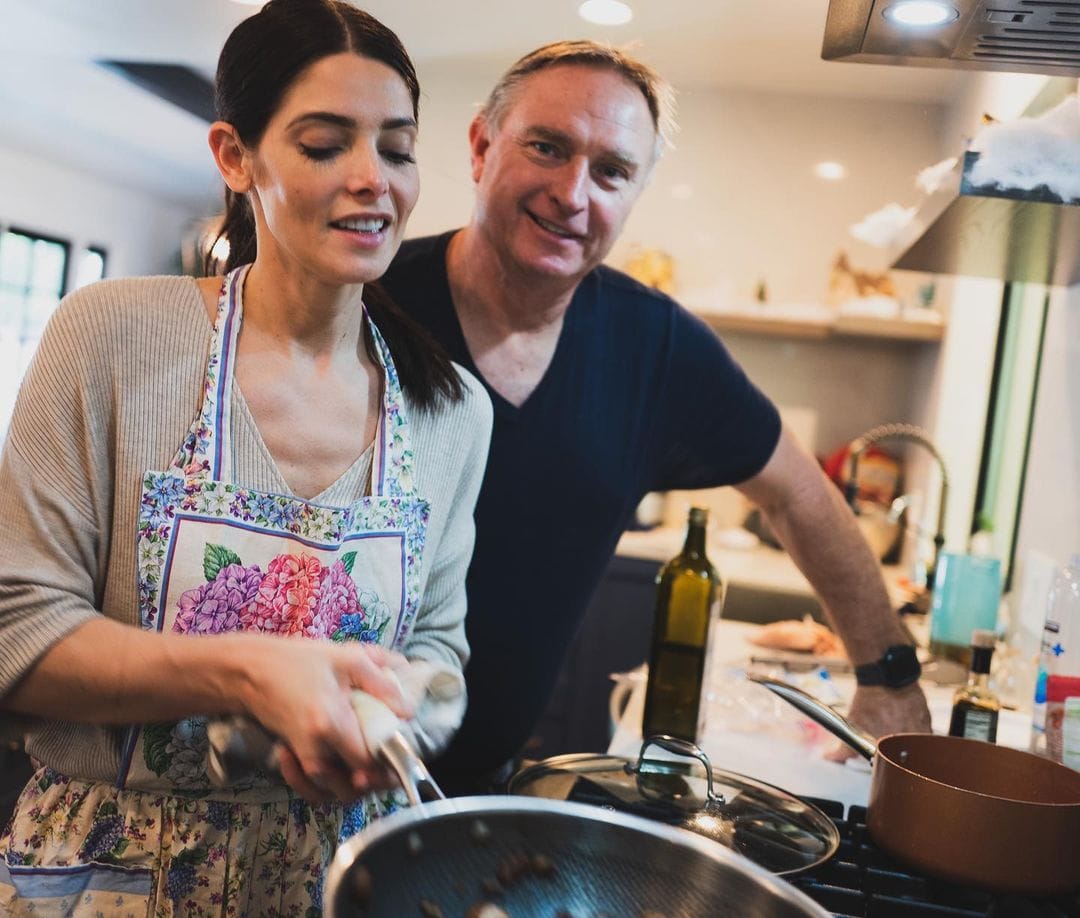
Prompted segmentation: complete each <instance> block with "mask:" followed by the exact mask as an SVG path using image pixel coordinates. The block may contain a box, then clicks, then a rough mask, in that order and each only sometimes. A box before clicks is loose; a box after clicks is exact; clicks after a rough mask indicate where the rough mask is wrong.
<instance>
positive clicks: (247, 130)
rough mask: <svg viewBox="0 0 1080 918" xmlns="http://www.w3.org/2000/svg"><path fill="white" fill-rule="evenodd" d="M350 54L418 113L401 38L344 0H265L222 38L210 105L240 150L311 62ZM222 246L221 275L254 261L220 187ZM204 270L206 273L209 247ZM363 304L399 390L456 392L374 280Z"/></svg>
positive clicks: (451, 374)
mask: <svg viewBox="0 0 1080 918" xmlns="http://www.w3.org/2000/svg"><path fill="white" fill-rule="evenodd" d="M345 52H352V53H354V54H357V55H359V56H361V57H367V58H371V59H372V60H376V61H379V62H380V63H383V64H386V65H387V66H388V67H390V68H391V69H392V70H394V71H395V72H396V73H397V74H398V75H399V76H400V77H401V79H402V80H403V81H404V82H405V86H406V88H407V89H408V90H409V94H410V95H411V96H412V104H413V116H414V117H417V116H418V115H419V102H420V83H419V81H418V80H417V78H416V70H415V68H414V67H413V63H412V61H411V60H410V59H409V55H408V52H406V50H405V48H404V46H403V45H402V44H401V41H400V40H399V39H398V37H397V35H395V34H394V33H393V32H392V31H391V30H390V29H388V28H387V27H386V26H384V25H383V24H382V23H381V22H379V20H377V19H376V18H375V17H374V16H372V15H370V14H369V13H365V12H364V11H363V10H359V9H357V8H356V7H355V6H352V5H351V4H349V3H346V2H344V0H269V2H268V3H267V4H266V5H265V6H263V8H262V9H261V10H260V11H259V12H258V13H256V14H255V15H254V16H251V17H249V18H247V19H245V20H244V21H243V22H241V23H240V24H239V25H238V26H237V27H236V28H235V29H233V31H232V33H231V34H230V35H229V37H228V39H227V40H226V42H225V45H224V47H223V48H222V49H221V55H220V57H219V58H218V66H217V75H216V78H215V81H214V106H215V108H216V109H217V116H218V118H219V119H220V120H221V121H227V122H228V123H229V124H231V125H232V126H233V127H234V128H235V129H236V132H237V134H238V135H239V136H240V139H241V140H242V141H243V143H244V144H245V145H246V146H248V147H252V148H253V147H256V146H258V144H259V141H260V140H261V139H262V136H263V133H264V132H265V131H266V126H267V124H269V122H270V120H271V119H272V118H273V116H274V113H275V112H276V111H277V110H278V107H279V106H280V105H281V101H282V99H283V98H284V97H285V93H286V92H287V91H288V90H289V87H291V86H292V84H293V83H294V82H295V81H296V79H297V78H298V77H299V76H300V75H301V74H302V73H303V72H304V71H305V70H306V69H307V68H308V67H310V66H311V65H312V64H314V63H315V62H317V61H319V60H322V59H323V58H324V57H330V56H331V55H334V54H342V53H345ZM222 237H224V238H225V239H226V240H227V241H228V244H229V255H228V258H227V259H226V261H225V266H224V269H225V271H226V272H228V271H231V270H232V269H233V268H235V267H237V266H239V265H243V264H248V263H250V262H253V261H254V260H255V254H256V238H255V219H254V216H253V215H252V212H251V205H250V204H249V202H248V200H247V198H246V197H245V196H244V195H242V194H236V193H235V192H233V191H232V190H231V189H229V188H226V189H225V217H224V219H223V221H222V224H221V229H220V230H219V231H218V234H217V238H219V239H220V238H222ZM215 241H216V240H215ZM205 261H206V270H207V273H213V265H214V259H213V257H212V256H211V254H210V248H209V247H208V249H207V255H206V259H205ZM364 303H365V305H366V306H367V308H368V312H369V313H370V315H371V317H372V319H373V320H374V321H375V324H376V325H377V326H378V328H379V331H380V332H381V333H382V335H383V337H384V338H385V339H386V343H387V345H388V346H389V347H390V351H391V353H392V354H393V356H394V364H395V365H396V367H397V370H398V376H399V378H400V380H401V385H402V388H403V389H404V390H405V392H406V393H407V394H408V396H409V397H410V398H411V399H412V400H413V401H415V402H417V403H418V404H420V405H422V406H424V407H432V406H433V405H434V404H435V403H436V402H437V400H438V397H439V396H444V397H447V398H449V399H451V400H457V399H459V398H461V397H462V395H463V394H464V389H463V386H462V384H461V380H460V378H459V377H458V375H457V373H456V372H455V371H454V368H453V366H451V364H450V360H449V358H448V357H447V356H446V355H445V352H444V351H443V350H442V348H441V347H440V346H439V345H438V343H437V342H436V341H435V340H434V339H433V338H432V337H431V335H430V334H429V333H428V332H427V330H426V329H424V328H423V326H421V325H419V323H417V322H416V321H415V320H413V319H412V318H411V317H410V316H408V315H407V314H406V313H405V312H403V311H402V310H401V308H400V307H398V306H397V305H396V304H395V303H394V301H393V300H392V299H391V298H390V296H389V295H388V294H387V293H386V292H385V291H383V290H382V289H381V288H379V287H378V286H377V285H373V284H366V285H365V289H364ZM364 346H365V349H366V351H367V353H368V356H369V357H370V358H371V359H372V360H377V355H376V351H375V342H374V339H373V338H372V336H371V332H370V329H369V328H368V326H367V325H366V324H365V326H364Z"/></svg>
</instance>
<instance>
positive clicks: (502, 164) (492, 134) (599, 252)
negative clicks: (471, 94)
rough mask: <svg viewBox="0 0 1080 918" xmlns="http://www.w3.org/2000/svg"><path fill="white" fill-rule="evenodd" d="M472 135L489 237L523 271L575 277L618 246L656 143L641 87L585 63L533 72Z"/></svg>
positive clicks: (479, 220) (479, 206)
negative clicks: (496, 120) (494, 119)
mask: <svg viewBox="0 0 1080 918" xmlns="http://www.w3.org/2000/svg"><path fill="white" fill-rule="evenodd" d="M469 138H470V142H471V146H472V165H473V180H474V181H475V182H476V185H477V203H476V216H475V221H476V225H477V226H478V227H479V228H480V230H481V233H482V234H483V236H484V238H486V239H487V241H488V242H489V244H491V245H492V246H493V247H495V249H496V251H497V252H498V253H499V254H500V256H501V257H502V259H503V260H504V261H509V262H510V263H511V264H513V265H514V266H516V268H517V269H518V270H520V271H522V272H525V273H531V274H534V275H542V276H545V277H549V278H563V279H565V280H567V281H568V282H570V283H577V281H579V280H580V279H581V278H582V277H584V276H585V275H586V274H587V273H588V272H589V271H591V270H592V269H593V268H594V267H596V265H598V264H599V263H600V262H601V261H602V260H603V259H604V256H606V255H607V253H608V252H609V251H610V250H611V247H612V245H613V244H614V243H615V240H616V239H617V238H618V236H619V233H620V232H621V231H622V227H623V224H624V223H625V222H626V218H627V217H628V216H629V214H630V209H631V208H632V207H633V205H634V202H635V201H636V200H637V198H638V195H639V194H641V190H642V188H643V187H644V185H645V180H646V178H647V176H648V173H649V170H650V168H651V166H652V163H653V157H654V151H655V149H656V131H655V129H654V128H653V123H652V118H651V116H650V114H649V108H648V105H647V104H646V102H645V97H644V96H643V95H642V94H641V90H640V89H638V88H637V87H636V86H634V85H633V84H632V83H630V82H629V81H627V80H626V79H625V78H624V77H622V76H620V75H619V74H617V73H615V72H614V71H611V70H606V69H600V68H596V67H589V66H582V65H579V64H568V65H556V66H554V67H549V68H547V69H545V70H541V71H538V72H537V73H534V74H532V75H531V76H529V77H526V79H525V80H524V81H523V82H522V83H521V84H520V85H519V86H518V87H517V88H516V90H515V92H514V95H513V96H512V97H511V98H510V100H509V102H508V105H507V108H506V111H505V113H504V115H503V119H502V123H501V124H500V125H499V126H498V127H494V126H493V125H490V124H486V123H485V122H484V120H483V119H482V118H478V119H477V120H476V121H474V122H473V125H472V128H471V129H470V134H469Z"/></svg>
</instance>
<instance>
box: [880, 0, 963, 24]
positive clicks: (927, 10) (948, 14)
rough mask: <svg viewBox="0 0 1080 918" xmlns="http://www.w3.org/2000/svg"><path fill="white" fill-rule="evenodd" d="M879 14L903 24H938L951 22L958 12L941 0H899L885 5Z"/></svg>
mask: <svg viewBox="0 0 1080 918" xmlns="http://www.w3.org/2000/svg"><path fill="white" fill-rule="evenodd" d="M881 15H883V16H884V17H885V18H886V19H889V20H891V21H892V22H895V23H897V24H899V25H904V26H938V25H944V24H945V23H946V22H952V21H953V20H954V19H956V18H957V17H958V16H959V15H960V13H959V11H958V10H957V9H956V7H954V6H952V4H949V3H945V2H943V0H900V2H899V3H893V4H891V5H890V6H887V7H885V9H884V10H883V11H882V14H881Z"/></svg>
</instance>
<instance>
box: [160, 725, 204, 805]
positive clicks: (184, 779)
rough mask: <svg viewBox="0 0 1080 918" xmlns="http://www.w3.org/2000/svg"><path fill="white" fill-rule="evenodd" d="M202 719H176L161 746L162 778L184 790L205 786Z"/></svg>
mask: <svg viewBox="0 0 1080 918" xmlns="http://www.w3.org/2000/svg"><path fill="white" fill-rule="evenodd" d="M208 749H209V743H208V742H207V739H206V721H205V720H203V719H202V718H199V717H189V718H187V719H186V720H178V721H177V722H176V723H175V724H174V725H173V728H172V731H171V733H170V735H169V742H168V744H167V745H166V746H165V760H166V761H167V762H168V768H167V769H166V770H165V772H164V773H163V777H164V778H165V780H166V781H168V782H169V783H170V784H173V785H175V786H176V787H180V788H184V789H201V788H203V787H205V786H206V784H207V778H206V754H207V750H208Z"/></svg>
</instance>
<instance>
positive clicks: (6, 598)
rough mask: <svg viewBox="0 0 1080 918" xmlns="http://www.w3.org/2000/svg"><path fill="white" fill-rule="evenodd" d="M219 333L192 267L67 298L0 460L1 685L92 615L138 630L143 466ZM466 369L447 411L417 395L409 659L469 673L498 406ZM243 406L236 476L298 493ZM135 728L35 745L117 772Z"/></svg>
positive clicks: (156, 461)
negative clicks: (126, 737)
mask: <svg viewBox="0 0 1080 918" xmlns="http://www.w3.org/2000/svg"><path fill="white" fill-rule="evenodd" d="M211 332H212V329H211V325H210V321H209V319H208V317H207V315H206V311H205V307H204V305H203V299H202V295H201V293H200V291H199V288H198V287H197V285H196V284H195V282H194V281H193V280H192V279H191V278H188V277H152V278H133V279H125V280H111V281H104V282H102V283H98V284H94V285H92V286H89V287H85V288H83V289H81V290H79V291H77V292H75V293H73V294H71V295H70V296H68V297H66V298H65V299H64V301H63V302H62V303H61V304H60V306H59V308H58V309H57V311H56V314H55V315H54V316H53V318H52V320H51V321H50V323H49V325H48V327H47V329H46V331H45V334H44V336H43V338H42V341H41V345H40V347H39V349H38V352H37V354H36V356H35V358H34V360H33V362H32V364H31V366H30V369H29V371H28V372H27V375H26V379H25V381H24V383H23V386H22V389H21V391H20V393H19V399H18V402H17V404H16V408H15V414H14V417H13V418H12V422H11V427H10V430H9V433H8V438H7V442H6V443H5V444H4V450H3V455H2V457H0V695H3V694H4V693H6V692H8V691H9V690H10V689H11V687H12V686H13V685H14V684H15V683H16V682H17V681H18V680H19V679H20V678H21V677H22V675H23V674H24V673H26V671H27V670H28V669H29V668H30V667H31V666H32V665H33V664H34V662H35V661H36V660H37V659H38V658H39V657H40V656H41V655H42V654H43V653H44V652H45V651H46V650H47V649H48V648H49V647H50V646H51V645H52V644H53V643H55V642H56V641H58V640H59V639H60V638H61V637H63V636H64V635H65V634H67V633H68V632H69V631H71V630H72V629H73V628H75V627H76V626H77V625H79V624H81V623H82V622H85V621H86V620H88V619H91V618H93V617H94V616H97V615H106V616H108V617H109V618H113V619H116V620H117V621H121V622H127V623H129V624H131V625H137V624H138V621H139V611H138V596H137V590H136V582H137V577H136V561H135V546H136V534H135V533H136V526H137V517H138V509H139V496H140V483H141V480H142V475H143V473H144V472H145V471H146V470H148V469H164V468H166V467H167V466H168V464H169V463H170V462H171V460H172V458H173V456H174V455H175V453H176V450H177V448H178V447H179V446H180V444H181V442H182V441H183V440H184V437H185V435H186V433H187V430H188V427H189V426H190V425H191V422H192V420H193V419H194V418H195V416H196V414H197V413H198V411H199V406H200V404H201V399H202V388H203V377H204V373H205V369H206V360H207V356H208V354H209V348H210V336H211ZM458 372H459V373H460V375H461V378H462V380H463V381H464V383H465V391H466V394H465V398H464V399H463V400H461V401H459V402H457V403H454V404H448V405H444V406H443V407H442V408H441V409H440V410H438V411H422V410H420V409H418V408H416V407H415V406H411V405H408V404H407V410H408V411H409V417H410V422H411V427H410V430H411V435H412V438H413V448H414V455H415V461H416V484H417V488H418V493H419V494H420V496H422V497H424V498H426V499H427V500H428V501H429V502H430V505H431V515H430V521H429V527H428V532H427V539H426V547H425V552H424V556H425V562H424V565H423V571H422V578H423V582H422V585H421V594H420V595H421V602H420V609H419V612H418V614H417V618H416V622H415V625H414V627H413V631H412V633H411V635H410V638H409V644H408V646H407V647H406V653H407V654H408V655H409V656H410V657H423V658H426V659H430V660H432V661H438V662H443V663H449V664H451V665H453V666H455V667H463V666H464V664H465V660H466V658H467V655H468V648H467V645H466V642H465V630H464V617H465V573H466V569H467V567H468V563H469V559H470V556H471V554H472V546H473V539H474V528H473V508H474V505H475V503H476V497H477V494H478V492H479V489H480V483H481V479H482V477H483V471H484V465H485V462H486V459H487V450H488V443H489V440H490V436H491V404H490V401H489V399H488V396H487V394H486V393H485V391H484V389H483V387H482V386H481V384H480V383H479V382H478V381H477V380H476V379H475V378H474V377H473V376H471V375H470V374H469V373H468V372H466V371H465V370H463V369H461V368H458ZM234 405H235V410H234V411H233V418H232V425H233V426H232V442H233V444H234V447H233V448H234V468H235V470H236V477H237V480H238V481H239V482H240V483H241V484H243V485H245V486H247V487H250V488H254V489H258V490H265V491H274V492H277V493H288V486H287V485H286V484H285V482H284V481H283V480H282V478H281V476H280V473H279V472H278V470H277V468H276V467H275V465H274V463H273V460H272V459H271V458H270V454H269V452H268V450H267V449H266V446H265V445H264V443H263V441H262V439H261V437H260V436H259V433H258V430H257V429H256V427H255V424H254V422H253V420H252V418H251V415H250V413H249V412H248V411H247V408H246V406H245V404H244V401H243V398H242V397H240V396H239V392H238V391H236V392H235V396H234ZM370 467H371V450H370V448H369V449H368V450H367V452H366V453H365V454H364V456H361V457H360V458H359V459H358V460H357V462H356V464H355V465H354V466H353V467H352V468H351V469H350V470H349V471H348V472H347V473H346V474H345V475H344V476H343V477H342V479H341V480H339V481H338V482H337V483H335V484H334V485H332V486H331V488H330V489H328V491H327V492H324V493H323V494H322V495H320V496H319V502H320V503H323V504H331V505H338V506H343V505H345V504H346V503H348V502H350V501H352V500H355V499H356V498H358V497H360V496H362V495H363V494H364V493H365V489H366V487H367V483H368V478H369V476H370ZM2 719H4V715H2V714H0V720H2ZM7 720H8V722H9V723H8V726H9V727H10V725H11V722H12V720H13V719H12V718H10V716H8V717H7ZM122 732H123V731H122V730H121V729H116V728H106V727H101V726H93V725H87V724H73V723H65V722H34V723H32V724H30V726H29V732H28V738H27V749H28V751H29V752H30V753H31V754H32V755H34V756H36V757H37V758H38V759H40V760H41V761H42V762H44V763H45V764H47V765H50V766H52V767H53V768H56V769H57V770H58V771H60V772H62V773H65V774H68V775H71V776H76V777H81V778H86V779H97V780H106V781H112V780H113V779H114V778H115V775H116V771H117V767H118V764H119V749H120V738H121V735H122Z"/></svg>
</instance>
